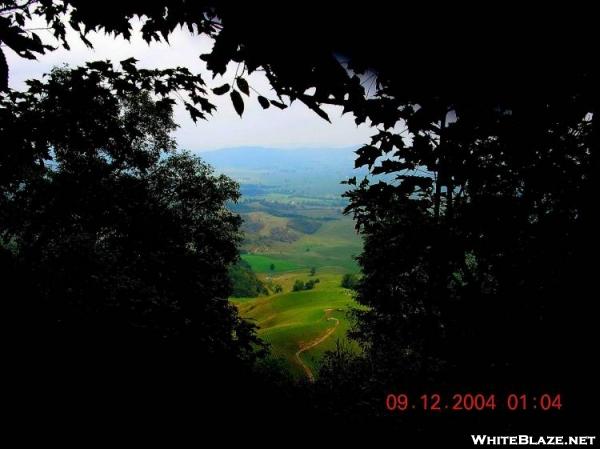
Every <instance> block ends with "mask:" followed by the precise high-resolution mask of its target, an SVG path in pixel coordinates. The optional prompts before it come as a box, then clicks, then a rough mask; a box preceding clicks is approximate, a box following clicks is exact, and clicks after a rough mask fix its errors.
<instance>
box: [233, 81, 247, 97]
mask: <svg viewBox="0 0 600 449" xmlns="http://www.w3.org/2000/svg"><path fill="white" fill-rule="evenodd" d="M235 82H236V84H237V87H238V88H239V89H240V90H241V91H242V92H243V93H245V94H246V95H250V86H248V81H246V80H245V79H244V78H240V77H238V78H237V79H236V80H235Z"/></svg>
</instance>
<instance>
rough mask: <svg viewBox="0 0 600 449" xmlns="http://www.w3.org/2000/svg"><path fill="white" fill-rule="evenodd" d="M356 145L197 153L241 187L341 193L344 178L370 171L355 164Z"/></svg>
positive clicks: (306, 193)
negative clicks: (274, 187) (357, 167)
mask: <svg viewBox="0 0 600 449" xmlns="http://www.w3.org/2000/svg"><path fill="white" fill-rule="evenodd" d="M356 148H357V147H344V148H295V149H281V148H267V147H255V146H248V147H235V148H225V149H221V150H212V151H206V152H198V153H197V154H198V156H200V157H201V158H202V159H204V160H205V161H206V162H207V163H208V164H210V165H212V166H213V167H214V168H215V170H216V171H217V172H219V173H224V174H226V175H228V176H231V177H232V178H234V179H235V180H237V181H238V182H240V184H242V187H244V186H248V185H251V186H253V188H255V187H256V186H277V187H278V189H279V191H280V192H285V193H296V194H302V195H309V196H311V195H314V196H318V197H322V196H339V195H341V193H343V192H344V191H345V190H347V186H343V185H341V184H340V182H341V181H343V180H346V179H348V178H350V177H352V176H357V177H361V176H364V175H366V174H367V171H366V170H365V169H364V168H361V169H355V168H354V161H355V159H356V154H355V153H354V151H355V150H356ZM246 191H247V189H246Z"/></svg>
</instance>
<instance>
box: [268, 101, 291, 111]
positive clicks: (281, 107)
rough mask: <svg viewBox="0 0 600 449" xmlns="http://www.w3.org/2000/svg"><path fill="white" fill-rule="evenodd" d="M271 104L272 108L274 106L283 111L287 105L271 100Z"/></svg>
mask: <svg viewBox="0 0 600 449" xmlns="http://www.w3.org/2000/svg"><path fill="white" fill-rule="evenodd" d="M271 104H272V105H273V106H275V107H276V108H279V109H285V108H287V105H285V104H283V103H280V102H279V101H275V100H271Z"/></svg>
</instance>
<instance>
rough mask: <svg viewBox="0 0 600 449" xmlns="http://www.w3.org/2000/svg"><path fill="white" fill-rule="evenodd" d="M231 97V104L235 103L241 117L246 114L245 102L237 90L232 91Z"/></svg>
mask: <svg viewBox="0 0 600 449" xmlns="http://www.w3.org/2000/svg"><path fill="white" fill-rule="evenodd" d="M229 96H230V97H231V102H232V103H233V107H234V108H235V112H237V113H238V115H239V116H240V117H241V116H242V114H243V113H244V100H242V96H241V95H240V93H239V92H238V91H237V90H232V91H231V93H230V94H229Z"/></svg>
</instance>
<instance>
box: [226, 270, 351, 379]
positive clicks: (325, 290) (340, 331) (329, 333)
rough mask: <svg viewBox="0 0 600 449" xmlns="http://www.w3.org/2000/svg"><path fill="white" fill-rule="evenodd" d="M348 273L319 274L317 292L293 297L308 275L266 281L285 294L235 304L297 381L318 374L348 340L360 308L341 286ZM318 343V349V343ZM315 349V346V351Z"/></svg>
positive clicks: (291, 274)
mask: <svg viewBox="0 0 600 449" xmlns="http://www.w3.org/2000/svg"><path fill="white" fill-rule="evenodd" d="M342 274H343V270H340V269H339V268H324V269H322V270H317V273H316V274H315V276H314V277H315V278H319V280H320V282H319V284H317V286H316V287H315V288H314V289H313V290H308V291H300V292H292V291H291V286H292V284H293V282H294V281H295V280H296V279H303V280H308V279H310V278H311V277H310V276H309V272H308V270H295V271H290V272H286V273H283V274H277V275H274V276H265V275H263V277H264V278H267V277H268V278H269V280H270V281H272V282H276V283H278V284H280V285H282V286H283V288H284V292H283V293H280V294H275V295H271V296H267V297H261V298H257V299H234V300H233V302H234V303H235V304H236V305H237V306H238V308H239V310H240V313H241V315H242V316H243V317H244V318H246V319H248V320H250V321H252V322H254V323H256V324H257V325H258V326H259V330H258V335H259V336H260V337H261V338H262V339H264V340H265V341H266V342H267V343H269V344H270V345H271V354H272V356H273V357H280V358H283V359H284V360H285V362H286V364H287V366H288V367H289V368H290V371H291V372H292V373H293V374H294V375H295V376H296V377H305V376H307V369H308V370H309V371H310V373H311V374H315V373H316V372H317V369H318V364H319V360H320V358H321V357H322V356H323V354H324V353H325V351H327V350H332V349H334V348H335V345H336V341H337V340H338V339H339V340H346V332H347V330H348V328H349V326H350V323H349V317H348V312H349V311H350V310H351V308H353V307H355V306H356V303H355V302H354V300H353V297H352V292H351V291H350V290H347V289H343V288H341V287H340V282H341V277H342ZM314 343H316V344H314ZM313 344H314V346H313Z"/></svg>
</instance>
